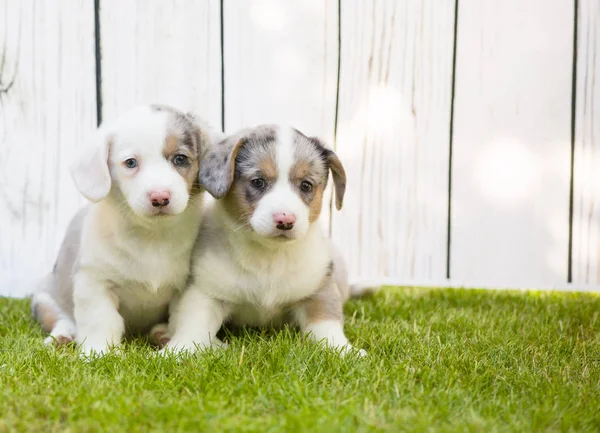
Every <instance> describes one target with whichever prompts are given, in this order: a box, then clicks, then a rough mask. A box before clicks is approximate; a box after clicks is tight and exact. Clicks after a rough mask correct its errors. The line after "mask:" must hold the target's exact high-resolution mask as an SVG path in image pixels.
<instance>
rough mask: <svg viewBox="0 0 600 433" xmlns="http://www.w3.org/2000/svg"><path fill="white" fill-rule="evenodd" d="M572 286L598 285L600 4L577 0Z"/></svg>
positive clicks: (599, 244)
mask: <svg viewBox="0 0 600 433" xmlns="http://www.w3.org/2000/svg"><path fill="white" fill-rule="evenodd" d="M578 15H579V19H578V35H577V45H578V55H577V81H576V84H577V93H576V101H577V105H576V116H575V133H576V134H575V166H574V194H573V199H574V201H573V204H574V207H573V246H572V248H573V264H572V270H573V282H574V283H577V284H582V283H584V284H598V283H600V169H599V168H600V4H599V3H598V1H597V0H579V14H578Z"/></svg>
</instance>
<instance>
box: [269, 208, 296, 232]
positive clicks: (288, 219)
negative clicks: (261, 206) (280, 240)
mask: <svg viewBox="0 0 600 433" xmlns="http://www.w3.org/2000/svg"><path fill="white" fill-rule="evenodd" d="M273 222H274V223H275V225H276V227H277V228H278V229H279V230H291V229H292V227H294V223H295V222H296V215H294V214H293V213H289V212H276V213H274V214H273Z"/></svg>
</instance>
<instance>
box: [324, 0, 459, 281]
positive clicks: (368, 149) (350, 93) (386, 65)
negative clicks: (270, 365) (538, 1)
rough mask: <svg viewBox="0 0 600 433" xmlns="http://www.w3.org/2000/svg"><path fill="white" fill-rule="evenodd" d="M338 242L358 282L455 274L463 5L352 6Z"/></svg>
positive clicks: (343, 90) (416, 1)
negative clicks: (451, 163) (455, 58)
mask: <svg viewBox="0 0 600 433" xmlns="http://www.w3.org/2000/svg"><path fill="white" fill-rule="evenodd" d="M341 24H342V26H341V28H342V57H341V77H340V97H339V124H338V131H339V132H338V139H337V151H338V154H339V155H340V157H341V158H342V161H343V162H344V163H345V165H346V170H347V173H348V190H347V196H346V201H345V204H344V209H343V210H342V212H335V211H334V215H333V239H334V240H335V242H336V243H337V244H338V245H340V246H341V247H342V249H343V251H344V252H345V254H346V256H347V258H348V260H349V268H350V271H351V274H352V276H353V277H357V276H360V277H362V278H365V277H368V278H371V277H373V278H375V277H389V278H393V279H395V280H400V281H412V280H424V281H432V280H433V281H440V280H443V278H444V277H445V274H446V238H447V205H448V153H449V125H450V96H451V87H452V86H451V80H452V51H453V31H454V1H451V0H445V1H435V2H433V1H429V2H423V1H421V0H411V1H405V2H396V1H393V0H389V1H382V0H379V1H373V2H362V1H358V0H357V1H347V2H343V3H342V15H341Z"/></svg>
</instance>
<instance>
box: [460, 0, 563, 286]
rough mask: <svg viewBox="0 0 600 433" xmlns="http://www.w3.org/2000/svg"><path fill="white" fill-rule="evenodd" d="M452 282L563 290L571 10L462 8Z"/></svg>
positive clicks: (559, 4) (472, 4)
mask: <svg viewBox="0 0 600 433" xmlns="http://www.w3.org/2000/svg"><path fill="white" fill-rule="evenodd" d="M458 23H459V25H458V40H457V66H456V96H455V105H454V119H455V122H454V145H453V184H452V202H453V208H452V209H453V212H452V230H451V278H452V279H453V280H454V281H460V282H462V283H464V284H467V285H470V286H473V285H476V286H477V285H484V286H505V285H507V286H514V285H519V286H521V287H538V288H542V287H552V286H554V285H557V284H564V283H566V279H567V256H568V229H569V225H568V220H569V182H570V141H571V140H570V120H571V114H570V113H571V79H572V73H571V70H572V60H571V59H572V47H573V23H574V20H573V2H572V1H571V0H556V1H552V2H548V1H546V0H529V1H527V2H523V1H520V0H505V1H502V2H499V1H496V0H461V1H460V7H459V16H458Z"/></svg>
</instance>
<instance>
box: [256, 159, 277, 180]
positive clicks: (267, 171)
mask: <svg viewBox="0 0 600 433" xmlns="http://www.w3.org/2000/svg"><path fill="white" fill-rule="evenodd" d="M258 168H259V170H260V171H261V173H262V174H263V176H264V177H266V178H267V179H275V178H276V177H277V165H276V164H275V161H273V159H271V158H264V159H262V160H261V161H260V165H259V167H258Z"/></svg>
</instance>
